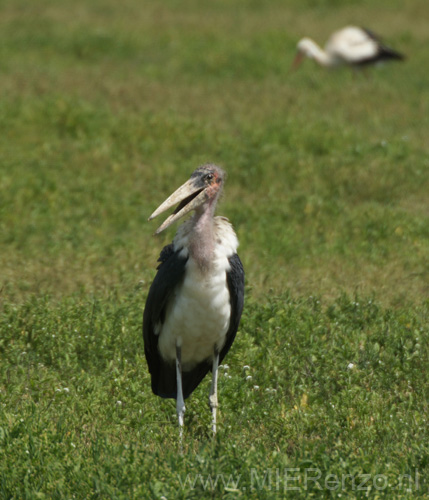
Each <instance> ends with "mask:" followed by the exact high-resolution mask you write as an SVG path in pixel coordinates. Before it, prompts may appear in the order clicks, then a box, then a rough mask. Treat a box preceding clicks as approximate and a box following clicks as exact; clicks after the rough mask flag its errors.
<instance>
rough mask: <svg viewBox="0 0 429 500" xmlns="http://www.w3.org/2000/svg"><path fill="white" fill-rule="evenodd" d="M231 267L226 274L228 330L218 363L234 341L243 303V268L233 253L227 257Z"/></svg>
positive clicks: (238, 258)
mask: <svg viewBox="0 0 429 500" xmlns="http://www.w3.org/2000/svg"><path fill="white" fill-rule="evenodd" d="M228 260H229V264H230V266H231V269H230V270H229V271H228V272H227V274H226V281H227V284H228V289H229V297H230V303H231V319H230V322H229V328H228V332H227V334H226V341H225V345H224V346H223V348H222V350H221V352H220V353H219V363H222V360H223V358H224V357H225V355H226V353H227V352H228V351H229V349H230V347H231V345H232V343H233V342H234V339H235V335H236V333H237V330H238V325H239V324H240V319H241V313H242V312H243V305H244V269H243V264H242V263H241V260H240V257H239V256H238V255H237V254H234V255H233V256H232V257H230V258H229V259H228Z"/></svg>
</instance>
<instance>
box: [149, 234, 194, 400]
mask: <svg viewBox="0 0 429 500" xmlns="http://www.w3.org/2000/svg"><path fill="white" fill-rule="evenodd" d="M187 260H188V259H187V257H180V255H179V252H175V251H174V247H173V244H170V245H167V246H166V247H164V248H163V249H162V251H161V255H160V257H159V259H158V261H159V262H160V264H159V266H158V272H157V274H156V276H155V279H154V280H153V283H152V285H151V287H150V289H149V294H148V296H147V299H146V306H145V310H144V314H143V340H144V350H145V356H146V361H147V364H148V366H149V372H150V374H151V377H152V391H153V392H154V393H155V394H156V395H158V396H161V397H164V398H175V397H176V367H175V364H174V363H166V362H165V361H164V360H163V359H162V358H161V356H160V353H159V350H158V338H159V333H160V329H161V327H162V325H163V323H164V321H165V313H166V308H167V305H168V303H169V300H170V298H171V296H172V294H173V293H174V289H175V288H176V287H177V286H178V285H179V284H180V283H181V282H182V280H183V277H184V274H185V266H186V262H187Z"/></svg>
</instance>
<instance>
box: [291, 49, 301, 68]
mask: <svg viewBox="0 0 429 500" xmlns="http://www.w3.org/2000/svg"><path fill="white" fill-rule="evenodd" d="M303 59H304V54H303V53H302V52H300V51H298V52H297V53H296V56H295V58H294V60H293V62H292V65H291V69H292V70H296V69H298V67H299V65H300V64H301V63H302V61H303Z"/></svg>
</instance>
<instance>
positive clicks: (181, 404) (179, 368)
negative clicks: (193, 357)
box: [176, 345, 186, 442]
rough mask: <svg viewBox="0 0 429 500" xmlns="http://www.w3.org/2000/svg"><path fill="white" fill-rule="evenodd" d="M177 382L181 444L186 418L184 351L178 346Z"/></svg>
mask: <svg viewBox="0 0 429 500" xmlns="http://www.w3.org/2000/svg"><path fill="white" fill-rule="evenodd" d="M176 381H177V394H176V411H177V418H178V419H179V429H180V442H182V439H183V419H184V416H185V409H186V408H185V399H184V397H183V387H182V349H181V347H180V346H178V345H176Z"/></svg>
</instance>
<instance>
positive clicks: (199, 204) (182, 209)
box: [149, 164, 226, 234]
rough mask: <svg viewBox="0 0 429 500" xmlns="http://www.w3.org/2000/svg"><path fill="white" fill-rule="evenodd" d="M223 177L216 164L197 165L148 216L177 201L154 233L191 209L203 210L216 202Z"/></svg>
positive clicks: (154, 215)
mask: <svg viewBox="0 0 429 500" xmlns="http://www.w3.org/2000/svg"><path fill="white" fill-rule="evenodd" d="M225 177H226V174H225V172H224V171H223V170H222V169H221V168H220V167H218V166H217V165H213V164H207V165H202V166H201V167H198V168H197V169H196V170H195V171H194V173H193V174H192V175H191V178H190V179H189V180H188V181H186V182H185V184H183V185H182V186H180V187H179V189H177V190H176V191H174V193H173V194H172V195H170V196H169V197H168V198H167V199H166V200H165V201H164V203H162V204H161V205H160V206H159V207H158V208H157V209H156V210H155V212H154V213H153V214H152V215H151V216H150V217H149V220H152V219H154V218H155V217H156V216H158V215H159V214H161V213H162V212H165V211H166V210H168V209H169V208H171V207H173V206H174V205H176V204H177V203H178V205H177V207H176V209H175V210H174V212H173V213H172V214H171V215H170V216H169V217H168V218H167V219H166V220H165V221H164V222H163V223H162V224H161V226H160V227H159V228H158V229H157V230H156V232H155V234H159V233H160V232H161V231H164V229H166V228H167V227H168V226H170V225H171V224H173V222H175V221H177V220H178V219H180V218H181V217H183V216H184V215H186V214H187V213H189V212H190V211H191V210H196V211H199V210H200V211H204V210H205V209H207V208H208V207H210V206H212V205H213V204H214V203H216V201H217V199H218V197H219V194H220V192H221V191H222V186H223V183H224V180H225Z"/></svg>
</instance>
